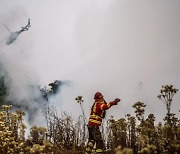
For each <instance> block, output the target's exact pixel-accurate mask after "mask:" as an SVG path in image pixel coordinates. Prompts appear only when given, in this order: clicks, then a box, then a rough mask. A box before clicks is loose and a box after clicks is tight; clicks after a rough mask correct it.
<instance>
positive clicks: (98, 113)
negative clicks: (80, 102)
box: [88, 101, 115, 126]
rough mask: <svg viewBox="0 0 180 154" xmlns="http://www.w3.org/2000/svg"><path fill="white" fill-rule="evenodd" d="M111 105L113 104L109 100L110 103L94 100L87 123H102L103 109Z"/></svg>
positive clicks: (94, 124) (97, 124) (96, 124)
mask: <svg viewBox="0 0 180 154" xmlns="http://www.w3.org/2000/svg"><path fill="white" fill-rule="evenodd" d="M113 105H115V103H114V102H110V103H105V102H104V101H103V102H94V104H93V106H92V108H91V114H90V118H89V122H88V125H93V126H100V125H101V123H102V118H103V114H104V112H105V110H108V109H109V108H110V107H111V106H113Z"/></svg>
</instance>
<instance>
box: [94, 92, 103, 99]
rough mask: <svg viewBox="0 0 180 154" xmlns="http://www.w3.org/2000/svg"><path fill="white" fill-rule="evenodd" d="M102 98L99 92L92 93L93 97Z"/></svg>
mask: <svg viewBox="0 0 180 154" xmlns="http://www.w3.org/2000/svg"><path fill="white" fill-rule="evenodd" d="M100 98H103V95H102V94H101V93H100V92H96V93H95V95H94V99H100Z"/></svg>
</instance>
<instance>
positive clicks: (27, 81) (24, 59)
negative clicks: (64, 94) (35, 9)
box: [0, 8, 69, 126]
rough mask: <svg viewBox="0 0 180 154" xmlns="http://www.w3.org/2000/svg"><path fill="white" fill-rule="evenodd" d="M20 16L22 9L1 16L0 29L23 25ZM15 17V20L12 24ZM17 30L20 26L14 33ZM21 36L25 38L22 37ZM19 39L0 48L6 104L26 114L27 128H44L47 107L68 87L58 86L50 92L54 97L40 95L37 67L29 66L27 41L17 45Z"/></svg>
mask: <svg viewBox="0 0 180 154" xmlns="http://www.w3.org/2000/svg"><path fill="white" fill-rule="evenodd" d="M22 14H24V10H23V9H22V8H16V9H15V10H13V11H11V12H9V13H8V12H3V14H0V16H1V17H3V18H0V23H1V25H3V24H4V23H6V24H7V25H10V27H12V25H13V24H15V23H16V24H17V22H18V21H23V16H22ZM25 14H26V13H25ZM15 17H16V19H17V20H14V19H15ZM26 19H27V18H26ZM25 21H26V20H25ZM19 23H20V22H19ZM18 25H20V24H18ZM20 28H21V25H20V26H19V27H18V29H16V30H19V29H20ZM12 31H13V30H12ZM1 32H2V33H3V34H6V29H5V28H4V27H1ZM26 33H27V32H26ZM21 35H24V34H23V33H22V34H21ZM21 35H20V36H21ZM20 36H19V37H20ZM26 36H27V35H26ZM27 37H28V36H27ZM18 39H19V38H18ZM18 39H17V40H16V41H15V43H12V44H11V45H8V46H7V45H6V44H5V42H1V44H0V78H2V77H3V79H4V83H5V86H6V88H7V91H6V93H7V95H6V103H7V104H12V105H13V106H14V107H15V108H20V109H22V110H24V111H25V112H26V117H25V122H26V124H27V125H28V126H32V125H36V126H39V125H40V126H45V124H46V121H45V117H44V114H43V112H44V110H45V109H46V107H47V106H48V105H50V106H51V105H55V104H56V101H55V100H56V99H57V98H56V94H57V95H58V94H59V93H60V91H61V90H60V89H61V88H62V87H63V86H64V85H66V84H67V85H68V84H69V82H68V81H61V82H59V84H58V85H57V86H56V87H55V89H51V90H53V91H52V92H53V93H51V91H49V92H48V91H47V93H48V94H49V95H48V96H46V97H45V96H44V95H43V93H42V87H41V86H42V85H40V83H39V81H40V78H39V77H38V72H37V71H36V66H35V65H34V64H33V62H32V60H33V54H31V49H32V47H31V46H30V45H28V41H27V40H28V39H26V40H21V39H20V40H21V43H19V42H18ZM18 44H20V46H19V45H18ZM22 49H23V50H22ZM46 95H47V94H46ZM48 97H49V98H48ZM53 97H54V98H53ZM48 99H49V101H48ZM51 100H52V101H51ZM51 102H52V103H51ZM1 105H2V104H1Z"/></svg>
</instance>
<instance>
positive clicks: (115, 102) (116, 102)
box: [113, 98, 121, 105]
mask: <svg viewBox="0 0 180 154" xmlns="http://www.w3.org/2000/svg"><path fill="white" fill-rule="evenodd" d="M120 101H121V100H120V99H119V98H116V99H115V100H114V101H113V102H114V105H117V104H118V102H120Z"/></svg>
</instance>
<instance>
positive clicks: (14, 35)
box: [4, 18, 31, 45]
mask: <svg viewBox="0 0 180 154" xmlns="http://www.w3.org/2000/svg"><path fill="white" fill-rule="evenodd" d="M4 27H5V28H6V29H7V30H8V31H9V32H10V35H9V36H8V38H5V40H6V42H5V43H6V45H10V44H12V43H13V42H14V41H16V39H17V37H18V36H19V35H20V34H21V33H22V32H24V31H28V30H29V27H31V23H30V18H29V19H28V24H27V25H26V26H24V27H21V30H19V31H16V32H11V30H10V29H9V28H8V27H7V26H6V25H5V24H4Z"/></svg>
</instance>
